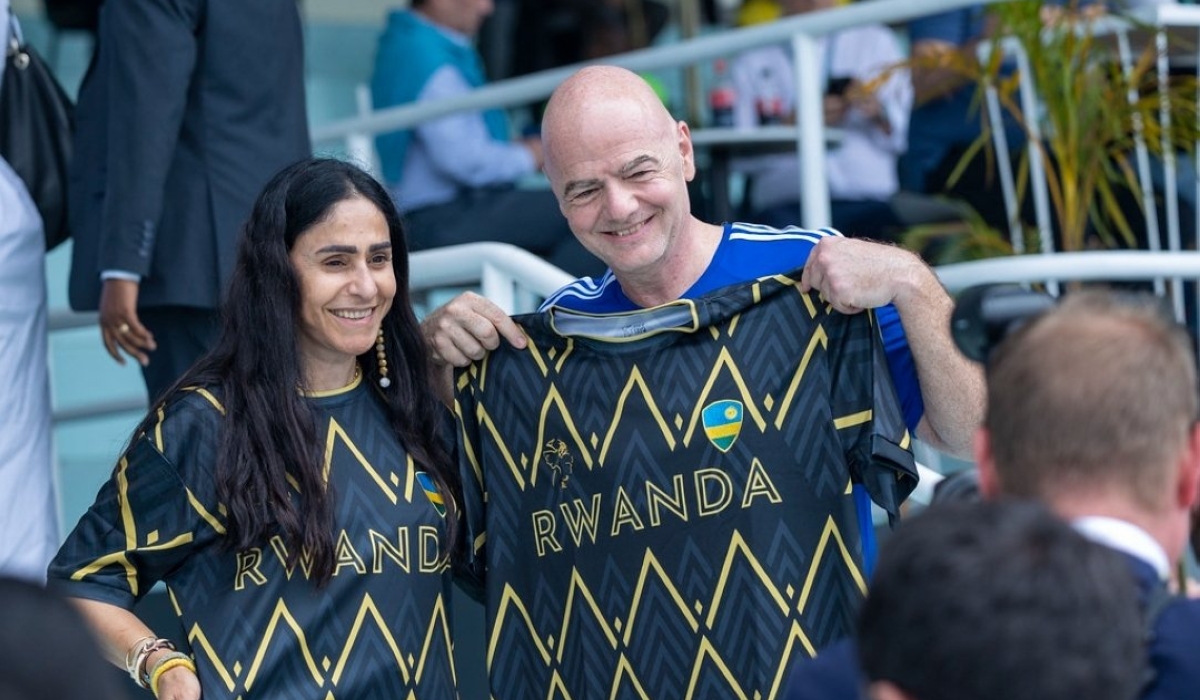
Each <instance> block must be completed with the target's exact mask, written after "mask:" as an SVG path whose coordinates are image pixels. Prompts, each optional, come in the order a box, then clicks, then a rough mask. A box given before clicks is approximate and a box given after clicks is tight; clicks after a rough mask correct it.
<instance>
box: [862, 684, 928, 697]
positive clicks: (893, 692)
mask: <svg viewBox="0 0 1200 700" xmlns="http://www.w3.org/2000/svg"><path fill="white" fill-rule="evenodd" d="M867 698H868V699H869V700H918V699H917V698H914V697H913V696H911V695H909V694H908V693H906V692H904V691H903V690H900V688H898V687H896V686H895V685H893V684H892V683H889V682H888V681H874V682H872V683H871V684H869V685H868V686H867Z"/></svg>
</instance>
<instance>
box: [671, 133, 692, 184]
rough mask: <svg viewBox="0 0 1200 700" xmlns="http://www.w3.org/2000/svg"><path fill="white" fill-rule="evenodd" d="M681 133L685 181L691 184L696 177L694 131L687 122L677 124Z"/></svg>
mask: <svg viewBox="0 0 1200 700" xmlns="http://www.w3.org/2000/svg"><path fill="white" fill-rule="evenodd" d="M675 128H676V129H677V130H678V132H679V155H680V157H681V158H682V159H683V179H684V180H686V181H687V182H691V181H692V180H693V179H695V177H696V148H695V146H694V145H693V144H692V130H691V129H689V128H688V125H687V122H682V121H680V122H676V123H675Z"/></svg>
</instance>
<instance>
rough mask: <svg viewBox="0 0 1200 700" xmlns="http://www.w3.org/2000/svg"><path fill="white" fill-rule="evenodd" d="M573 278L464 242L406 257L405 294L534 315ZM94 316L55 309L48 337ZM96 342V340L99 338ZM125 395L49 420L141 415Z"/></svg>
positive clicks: (137, 397)
mask: <svg viewBox="0 0 1200 700" xmlns="http://www.w3.org/2000/svg"><path fill="white" fill-rule="evenodd" d="M572 279H574V278H573V277H571V276H570V275H568V274H567V273H566V272H563V271H562V270H560V269H558V268H557V267H555V266H553V265H551V264H550V263H548V262H546V261H545V260H542V259H541V258H539V257H537V256H536V255H534V254H533V253H530V252H528V251H526V250H524V249H522V248H518V247H516V246H514V245H509V244H508V243H469V244H466V245H458V246H448V247H446V248H439V249H436V250H425V251H419V252H416V253H412V254H411V255H410V256H409V290H410V291H411V292H412V293H413V296H414V297H420V296H422V295H423V294H424V293H426V292H429V291H430V290H434V289H441V288H445V287H454V286H470V287H477V288H478V289H479V292H480V294H482V295H483V296H485V297H487V298H488V299H491V300H492V301H493V302H495V303H496V304H497V305H498V306H499V307H500V308H502V309H504V310H505V311H507V312H509V313H522V312H526V311H534V310H536V309H537V304H538V303H539V302H540V300H541V299H543V298H545V297H547V296H549V295H550V294H551V293H552V292H554V291H555V290H557V289H558V288H559V287H562V286H563V285H564V284H567V283H568V282H570V281H571V280H572ZM96 324H97V314H96V313H95V312H87V313H77V312H72V311H59V310H56V311H55V312H53V313H51V314H50V319H49V330H50V332H51V333H53V332H58V331H65V330H71V329H76V328H87V327H94V326H95V325H96ZM96 342H97V343H98V342H100V341H99V338H97V339H96ZM136 390H137V391H136V392H134V391H133V388H131V394H130V396H126V397H118V398H113V399H108V400H105V401H97V402H94V403H88V404H83V405H80V406H72V407H67V408H58V407H55V409H54V415H53V421H54V423H55V424H60V423H64V422H68V421H73V420H86V419H92V418H100V417H104V416H111V415H115V414H120V413H129V412H133V411H144V410H145V409H146V397H145V395H144V394H143V393H142V392H141V387H140V386H139V387H136Z"/></svg>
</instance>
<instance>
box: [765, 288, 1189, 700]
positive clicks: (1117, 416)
mask: <svg viewBox="0 0 1200 700" xmlns="http://www.w3.org/2000/svg"><path fill="white" fill-rule="evenodd" d="M1196 381H1197V380H1196V359H1195V354H1194V351H1193V348H1192V345H1191V342H1190V340H1189V338H1188V335H1187V332H1186V331H1185V330H1184V329H1183V328H1182V327H1181V326H1179V325H1178V324H1175V323H1173V322H1172V321H1171V320H1170V319H1169V318H1168V317H1166V316H1165V313H1164V311H1163V309H1162V306H1161V304H1160V303H1159V301H1158V300H1156V299H1154V298H1153V297H1150V296H1144V295H1119V294H1115V293H1111V292H1076V293H1073V294H1070V295H1068V296H1067V297H1066V298H1065V299H1064V300H1063V301H1062V303H1060V304H1059V305H1058V306H1056V307H1054V308H1052V309H1050V310H1049V311H1047V312H1045V313H1043V314H1041V315H1040V316H1038V317H1036V318H1034V319H1033V320H1031V321H1029V322H1028V323H1026V324H1025V325H1023V326H1021V327H1020V328H1018V329H1017V330H1016V331H1015V332H1014V333H1012V334H1011V335H1010V336H1009V337H1007V338H1006V339H1005V340H1004V341H1003V342H1002V343H1001V344H1000V345H999V346H998V347H997V348H996V350H995V351H994V352H993V353H992V354H991V355H990V357H989V360H988V366H987V387H988V398H987V414H986V417H985V419H984V425H983V427H981V428H980V430H979V432H978V434H977V436H976V444H975V459H976V462H977V464H978V469H979V484H980V492H981V493H982V495H983V496H984V497H985V498H995V497H999V496H1016V497H1020V498H1032V499H1036V500H1039V501H1042V502H1044V503H1046V504H1047V505H1048V506H1049V507H1050V509H1051V510H1053V511H1054V512H1055V513H1057V514H1058V515H1059V516H1060V517H1062V518H1064V519H1066V520H1068V521H1070V522H1071V524H1072V525H1073V526H1074V527H1075V528H1076V529H1077V530H1078V531H1079V532H1081V533H1082V534H1084V535H1085V536H1086V537H1088V538H1089V539H1091V540H1093V541H1096V542H1099V543H1101V544H1104V545H1106V546H1108V547H1110V548H1112V549H1115V550H1117V551H1118V552H1121V553H1122V554H1123V555H1125V557H1126V560H1127V563H1128V566H1129V568H1130V571H1131V572H1132V574H1133V576H1134V578H1135V580H1136V581H1137V583H1138V585H1139V588H1140V590H1141V593H1142V598H1143V605H1144V606H1146V608H1147V609H1148V610H1149V611H1150V613H1151V614H1152V615H1153V626H1152V634H1151V635H1149V636H1150V639H1149V640H1148V642H1147V647H1148V648H1147V654H1148V657H1149V662H1150V664H1149V665H1150V668H1151V672H1152V676H1151V677H1150V678H1148V679H1147V682H1146V684H1145V685H1144V686H1143V689H1142V694H1141V698H1143V699H1144V700H1151V699H1153V700H1167V699H1172V698H1185V697H1194V696H1195V694H1196V689H1197V688H1200V656H1197V650H1200V600H1190V599H1184V598H1168V597H1166V596H1165V595H1163V589H1164V586H1165V585H1166V582H1167V580H1168V578H1169V577H1170V576H1172V575H1173V572H1175V571H1176V569H1177V567H1178V565H1179V560H1180V558H1181V556H1182V554H1183V551H1184V548H1185V547H1186V546H1187V543H1188V534H1189V517H1190V512H1191V510H1192V508H1193V506H1194V505H1195V503H1196V501H1197V489H1198V485H1200V427H1197V417H1198V416H1200V400H1198V398H1197V384H1196ZM895 643H897V644H904V643H905V640H903V639H897V640H895ZM863 687H864V684H863V682H862V677H861V674H860V673H859V671H858V665H857V654H856V651H855V650H854V647H853V645H852V644H850V643H843V644H839V645H835V646H834V647H831V648H830V649H829V650H828V651H826V652H821V653H819V654H818V656H817V658H816V659H814V660H813V661H805V662H801V663H799V664H797V665H796V667H795V668H794V670H793V672H792V674H791V677H790V679H789V684H788V691H787V694H786V697H787V698H789V699H811V700H815V699H817V698H820V699H822V700H832V699H833V698H846V699H850V698H854V699H857V698H859V697H861V692H862V688H863Z"/></svg>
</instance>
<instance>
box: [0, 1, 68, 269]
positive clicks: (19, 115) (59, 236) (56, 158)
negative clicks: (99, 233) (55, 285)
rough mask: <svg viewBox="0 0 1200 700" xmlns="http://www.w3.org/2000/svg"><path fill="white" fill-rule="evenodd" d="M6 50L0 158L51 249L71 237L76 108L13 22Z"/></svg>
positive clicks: (1, 90)
mask: <svg viewBox="0 0 1200 700" xmlns="http://www.w3.org/2000/svg"><path fill="white" fill-rule="evenodd" d="M5 49H6V50H5V62H6V65H5V69H4V76H3V81H4V82H3V84H0V156H3V157H4V160H6V161H8V164H9V165H10V166H12V169H13V170H14V171H15V172H16V173H17V175H18V176H20V178H21V180H23V181H24V182H25V186H26V188H27V189H28V190H29V194H30V196H32V198H33V201H34V203H35V204H36V205H37V208H38V212H40V213H41V215H42V223H43V224H44V227H45V233H46V250H51V249H52V248H54V247H55V246H57V245H58V244H60V243H62V242H63V241H65V240H66V239H67V237H68V236H69V235H70V232H69V230H68V228H67V177H68V174H67V170H68V166H69V164H70V161H71V139H72V133H73V131H74V125H75V107H74V105H72V104H71V98H69V97H67V93H66V92H65V91H64V90H63V88H62V86H61V85H59V83H58V80H57V79H55V77H54V74H53V73H52V72H51V71H50V68H49V66H47V65H46V63H45V62H44V61H43V60H42V58H41V56H39V55H38V54H37V53H36V52H34V50H33V47H31V46H29V45H28V44H26V43H24V42H22V41H21V40H20V39H19V37H18V34H17V30H16V23H15V22H14V23H13V24H12V25H10V30H9V36H7V37H5Z"/></svg>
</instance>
